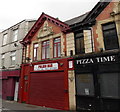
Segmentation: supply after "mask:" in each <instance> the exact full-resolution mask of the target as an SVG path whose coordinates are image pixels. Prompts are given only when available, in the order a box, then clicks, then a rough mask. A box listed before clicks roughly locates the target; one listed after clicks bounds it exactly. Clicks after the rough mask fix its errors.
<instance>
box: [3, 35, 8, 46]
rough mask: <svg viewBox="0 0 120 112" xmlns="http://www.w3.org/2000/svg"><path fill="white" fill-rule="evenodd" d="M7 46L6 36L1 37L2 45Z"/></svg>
mask: <svg viewBox="0 0 120 112" xmlns="http://www.w3.org/2000/svg"><path fill="white" fill-rule="evenodd" d="M6 44H7V34H4V35H3V45H6Z"/></svg>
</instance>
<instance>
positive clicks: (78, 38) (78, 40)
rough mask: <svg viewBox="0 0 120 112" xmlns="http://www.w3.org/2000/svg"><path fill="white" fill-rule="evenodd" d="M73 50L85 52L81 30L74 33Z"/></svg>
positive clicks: (79, 52)
mask: <svg viewBox="0 0 120 112" xmlns="http://www.w3.org/2000/svg"><path fill="white" fill-rule="evenodd" d="M75 52H76V54H82V53H85V48H84V36H83V32H79V33H76V34H75Z"/></svg>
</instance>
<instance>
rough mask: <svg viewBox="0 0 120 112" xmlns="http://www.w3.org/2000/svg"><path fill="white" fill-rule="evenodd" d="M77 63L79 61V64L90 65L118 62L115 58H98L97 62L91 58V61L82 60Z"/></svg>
mask: <svg viewBox="0 0 120 112" xmlns="http://www.w3.org/2000/svg"><path fill="white" fill-rule="evenodd" d="M76 61H77V64H89V63H95V62H97V63H104V62H113V61H116V60H115V56H106V57H97V58H95V60H93V59H92V58H89V59H80V60H76ZM94 61H95V62H94Z"/></svg>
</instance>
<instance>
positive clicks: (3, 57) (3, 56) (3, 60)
mask: <svg viewBox="0 0 120 112" xmlns="http://www.w3.org/2000/svg"><path fill="white" fill-rule="evenodd" d="M4 63H5V54H2V63H1V64H2V66H4Z"/></svg>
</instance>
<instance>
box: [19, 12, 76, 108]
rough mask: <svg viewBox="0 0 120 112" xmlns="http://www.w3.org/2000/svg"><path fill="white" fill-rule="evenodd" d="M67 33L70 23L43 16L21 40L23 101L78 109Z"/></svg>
mask: <svg viewBox="0 0 120 112" xmlns="http://www.w3.org/2000/svg"><path fill="white" fill-rule="evenodd" d="M67 30H69V26H68V25H67V24H65V23H63V22H62V21H60V20H58V19H55V18H53V17H51V16H49V15H47V14H45V13H42V14H41V16H40V17H39V19H38V20H37V21H36V23H35V24H34V25H33V27H32V28H31V30H30V31H29V32H28V34H27V35H26V37H25V38H24V39H23V40H22V41H21V43H22V45H23V58H22V59H23V60H22V65H21V75H20V91H19V101H20V102H25V103H28V104H33V105H39V106H45V107H50V108H55V109H61V110H75V108H76V102H75V96H74V93H75V78H74V72H73V71H74V70H73V69H74V67H73V61H70V62H69V61H68V58H69V57H67V47H66V38H69V36H68V37H67V36H66V35H67V34H66V32H67ZM71 80H72V81H71Z"/></svg>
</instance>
